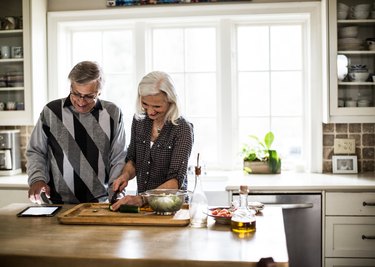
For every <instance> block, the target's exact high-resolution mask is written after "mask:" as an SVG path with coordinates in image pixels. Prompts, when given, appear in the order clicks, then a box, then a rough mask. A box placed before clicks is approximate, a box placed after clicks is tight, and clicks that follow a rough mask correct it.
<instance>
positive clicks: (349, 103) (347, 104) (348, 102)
mask: <svg viewBox="0 0 375 267" xmlns="http://www.w3.org/2000/svg"><path fill="white" fill-rule="evenodd" d="M356 106H357V101H355V100H346V101H345V107H350V108H352V107H356Z"/></svg>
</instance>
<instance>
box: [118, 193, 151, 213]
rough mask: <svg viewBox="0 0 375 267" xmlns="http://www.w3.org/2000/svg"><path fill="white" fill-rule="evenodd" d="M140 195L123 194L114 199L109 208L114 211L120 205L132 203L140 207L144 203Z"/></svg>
mask: <svg viewBox="0 0 375 267" xmlns="http://www.w3.org/2000/svg"><path fill="white" fill-rule="evenodd" d="M144 204H145V203H144V201H143V198H142V196H125V197H123V198H121V199H119V200H117V201H116V203H114V204H112V205H111V209H112V210H113V211H116V210H118V209H119V208H120V206H121V205H132V206H138V207H142V206H143V205H144Z"/></svg>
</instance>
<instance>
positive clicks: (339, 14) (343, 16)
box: [337, 11, 349, 19]
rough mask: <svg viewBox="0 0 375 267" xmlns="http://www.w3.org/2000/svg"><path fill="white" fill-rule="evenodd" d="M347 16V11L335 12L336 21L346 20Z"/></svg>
mask: <svg viewBox="0 0 375 267" xmlns="http://www.w3.org/2000/svg"><path fill="white" fill-rule="evenodd" d="M348 15H349V13H348V11H337V19H346V18H347V17H348Z"/></svg>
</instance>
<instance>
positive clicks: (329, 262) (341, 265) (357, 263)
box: [325, 258, 375, 267]
mask: <svg viewBox="0 0 375 267" xmlns="http://www.w3.org/2000/svg"><path fill="white" fill-rule="evenodd" d="M365 266H372V267H374V266H375V260H373V259H337V258H326V260H325V267H365Z"/></svg>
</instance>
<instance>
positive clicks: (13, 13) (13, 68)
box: [0, 0, 25, 111]
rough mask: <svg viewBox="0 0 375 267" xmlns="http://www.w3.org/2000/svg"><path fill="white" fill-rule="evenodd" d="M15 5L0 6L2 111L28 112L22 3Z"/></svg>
mask: <svg viewBox="0 0 375 267" xmlns="http://www.w3.org/2000/svg"><path fill="white" fill-rule="evenodd" d="M12 2H14V3H12V4H11V5H9V4H7V5H6V6H5V3H4V1H2V2H1V7H0V12H1V13H0V23H1V27H0V99H1V100H0V111H13V110H19V111H24V110H25V87H24V85H25V83H24V58H23V47H24V46H23V17H22V1H20V0H18V1H12ZM3 5H4V6H3Z"/></svg>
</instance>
